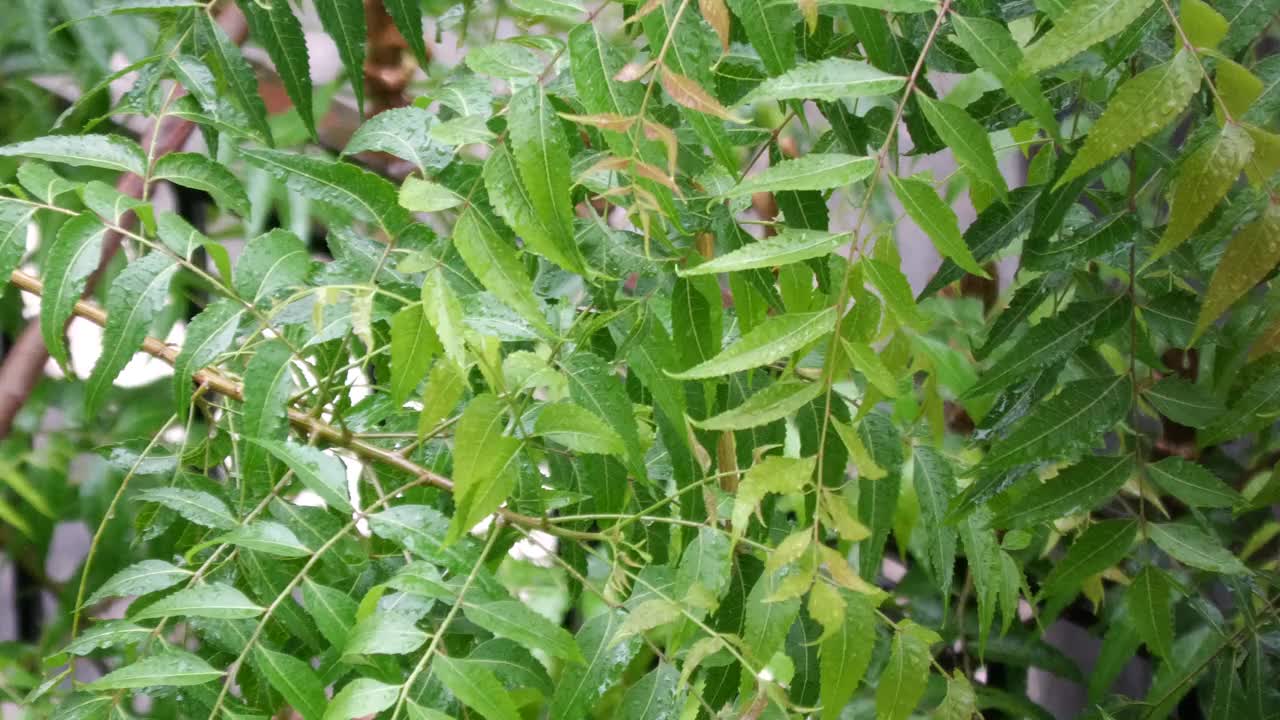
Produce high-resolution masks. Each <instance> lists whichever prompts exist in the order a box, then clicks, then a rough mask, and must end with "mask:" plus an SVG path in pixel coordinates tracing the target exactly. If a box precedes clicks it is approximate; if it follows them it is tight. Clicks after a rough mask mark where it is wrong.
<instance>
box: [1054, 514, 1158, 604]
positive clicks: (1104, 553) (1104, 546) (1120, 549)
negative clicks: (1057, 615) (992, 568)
mask: <svg viewBox="0 0 1280 720" xmlns="http://www.w3.org/2000/svg"><path fill="white" fill-rule="evenodd" d="M1137 529H1138V523H1137V521H1136V520H1127V519H1126V520H1103V521H1102V522H1097V523H1094V524H1093V525H1090V526H1089V527H1088V529H1086V530H1085V531H1084V532H1082V533H1080V535H1079V537H1077V538H1076V541H1075V542H1073V543H1071V547H1070V548H1069V549H1068V550H1067V554H1066V557H1064V558H1062V560H1060V561H1059V562H1058V564H1056V565H1054V566H1053V570H1052V571H1050V573H1049V575H1048V577H1046V578H1045V580H1044V584H1043V585H1042V586H1041V589H1040V594H1041V596H1042V597H1055V596H1058V595H1064V594H1065V595H1068V596H1074V595H1075V594H1076V593H1077V592H1079V591H1080V585H1081V584H1082V583H1083V582H1084V581H1085V580H1087V579H1089V578H1090V577H1092V576H1094V575H1097V574H1098V573H1100V572H1102V571H1103V570H1106V569H1107V568H1109V567H1111V566H1112V565H1115V564H1116V563H1118V562H1120V561H1121V560H1123V559H1124V558H1125V557H1127V556H1128V555H1129V549H1130V548H1131V547H1132V546H1133V537H1134V534H1135V533H1136V532H1137Z"/></svg>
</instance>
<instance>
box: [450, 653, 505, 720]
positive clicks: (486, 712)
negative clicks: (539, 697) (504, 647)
mask: <svg viewBox="0 0 1280 720" xmlns="http://www.w3.org/2000/svg"><path fill="white" fill-rule="evenodd" d="M431 672H432V673H433V674H434V675H435V676H436V677H437V678H439V680H440V682H441V683H442V684H443V685H444V686H445V687H447V688H449V691H450V692H452V693H453V694H454V696H456V697H457V698H458V700H459V701H461V702H462V704H463V705H466V706H467V707H469V708H471V709H472V710H475V711H476V713H478V714H480V715H482V716H484V717H485V718H486V719H487V720H520V712H519V710H517V709H516V705H515V703H514V702H513V701H512V699H511V695H510V694H508V693H507V691H506V690H505V689H504V688H503V687H502V683H500V682H498V678H496V677H494V676H493V673H491V672H489V669H488V668H487V667H485V666H484V665H481V664H479V663H473V662H470V661H468V660H457V659H454V658H451V657H449V656H448V655H440V654H437V655H436V656H434V657H433V658H431Z"/></svg>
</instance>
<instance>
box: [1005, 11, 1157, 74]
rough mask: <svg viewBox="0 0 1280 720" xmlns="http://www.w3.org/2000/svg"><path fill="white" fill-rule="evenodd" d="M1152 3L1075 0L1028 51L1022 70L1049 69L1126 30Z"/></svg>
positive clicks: (1036, 70) (1034, 71)
mask: <svg viewBox="0 0 1280 720" xmlns="http://www.w3.org/2000/svg"><path fill="white" fill-rule="evenodd" d="M1151 2H1152V0H1075V2H1073V3H1072V4H1071V6H1070V7H1068V8H1067V11H1066V12H1065V13H1063V14H1062V16H1061V17H1058V18H1055V19H1054V22H1053V27H1052V28H1051V29H1050V30H1049V32H1047V33H1045V34H1044V37H1042V38H1040V39H1039V40H1037V41H1036V42H1035V43H1034V44H1032V45H1031V46H1030V47H1028V48H1027V52H1026V59H1025V60H1024V61H1023V64H1022V67H1023V69H1024V70H1025V71H1026V72H1028V73H1031V74H1035V73H1039V72H1041V71H1044V70H1048V69H1049V68H1051V67H1054V66H1056V65H1061V64H1062V63H1064V62H1066V61H1068V60H1070V59H1071V58H1073V57H1075V56H1076V55H1079V54H1080V53H1082V52H1084V51H1085V50H1088V49H1089V48H1090V47H1092V46H1093V45H1095V44H1096V43H1100V42H1102V41H1103V40H1106V39H1107V38H1109V37H1111V36H1112V35H1115V34H1116V33H1118V32H1120V31H1121V30H1124V29H1125V28H1126V27H1128V25H1129V23H1131V22H1133V21H1134V20H1137V19H1138V17H1139V16H1141V15H1142V13H1143V12H1144V11H1146V9H1147V6H1148V5H1150V4H1151Z"/></svg>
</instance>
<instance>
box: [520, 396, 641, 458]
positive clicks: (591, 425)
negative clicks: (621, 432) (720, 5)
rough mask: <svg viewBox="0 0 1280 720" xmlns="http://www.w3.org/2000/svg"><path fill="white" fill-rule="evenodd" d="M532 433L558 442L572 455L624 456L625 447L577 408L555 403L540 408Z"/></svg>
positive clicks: (608, 429)
mask: <svg viewBox="0 0 1280 720" xmlns="http://www.w3.org/2000/svg"><path fill="white" fill-rule="evenodd" d="M533 434H534V435H540V436H542V437H545V438H547V439H549V440H551V441H553V442H556V443H559V444H561V445H563V446H565V447H567V448H569V449H570V450H572V451H574V452H579V453H599V454H604V455H617V456H619V457H626V454H627V447H626V445H625V444H624V443H623V442H622V438H621V437H619V436H618V433H616V432H614V430H613V428H611V427H610V426H609V425H608V424H607V423H605V422H604V421H603V420H601V419H600V417H599V416H597V415H594V414H592V413H591V412H590V411H588V410H586V409H584V408H583V407H581V406H579V405H575V404H573V403H570V402H559V403H551V404H548V405H544V406H543V407H542V409H541V410H540V411H539V412H538V419H537V420H536V421H535V422H534V425H533Z"/></svg>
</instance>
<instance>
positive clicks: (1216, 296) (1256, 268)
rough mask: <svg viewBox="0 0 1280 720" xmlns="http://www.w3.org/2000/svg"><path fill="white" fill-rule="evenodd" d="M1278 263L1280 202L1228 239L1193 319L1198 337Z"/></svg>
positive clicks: (1279, 258)
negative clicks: (1201, 304)
mask: <svg viewBox="0 0 1280 720" xmlns="http://www.w3.org/2000/svg"><path fill="white" fill-rule="evenodd" d="M1277 261H1280V203H1272V204H1270V205H1268V206H1267V210H1266V212H1264V213H1263V215H1262V217H1260V218H1258V219H1257V220H1254V221H1253V222H1252V223H1250V224H1249V225H1246V226H1245V227H1244V228H1243V229H1242V230H1241V231H1240V232H1238V233H1236V234H1235V237H1233V238H1231V242H1230V243H1229V244H1228V245H1227V251H1226V252H1225V253H1223V255H1222V260H1221V261H1220V262H1219V263H1218V268H1217V269H1216V270H1214V271H1213V279H1211V280H1210V281H1209V291H1208V293H1207V294H1206V296H1205V300H1204V305H1203V306H1201V308H1200V317H1199V319H1197V320H1196V332H1195V335H1196V337H1199V336H1200V335H1202V334H1203V333H1204V331H1205V330H1206V329H1207V328H1208V327H1209V325H1210V324H1211V323H1212V322H1213V321H1215V320H1217V319H1218V317H1219V316H1220V315H1222V313H1224V312H1226V311H1227V308H1229V307H1231V305H1232V304H1233V303H1235V301H1236V300H1239V299H1240V297H1241V296H1242V295H1244V294H1245V293H1246V292H1248V291H1249V290H1250V289H1252V288H1253V286H1254V285H1256V284H1258V282H1259V281H1260V280H1262V279H1263V278H1264V277H1266V276H1267V274H1268V273H1270V272H1271V269H1272V268H1273V267H1275V265H1276V262H1277Z"/></svg>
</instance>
